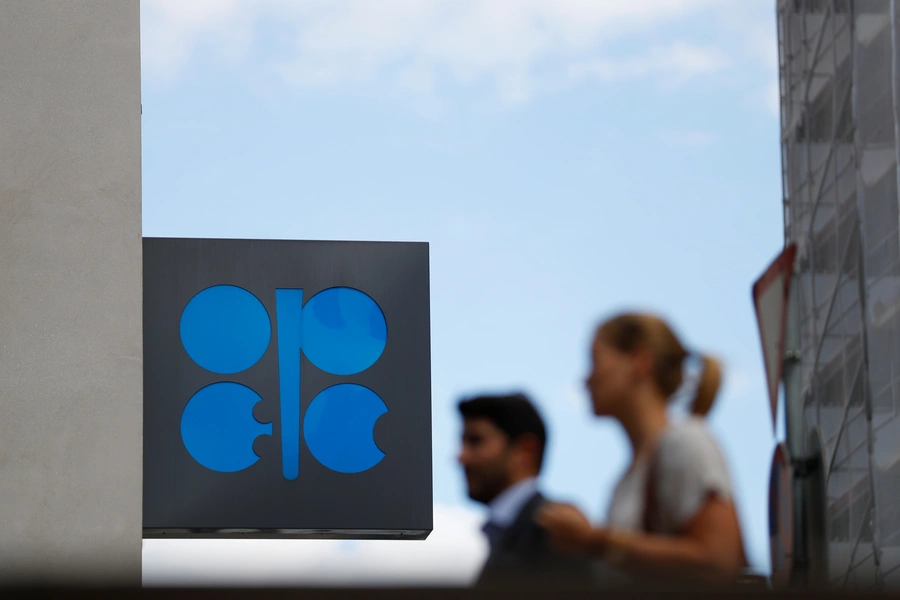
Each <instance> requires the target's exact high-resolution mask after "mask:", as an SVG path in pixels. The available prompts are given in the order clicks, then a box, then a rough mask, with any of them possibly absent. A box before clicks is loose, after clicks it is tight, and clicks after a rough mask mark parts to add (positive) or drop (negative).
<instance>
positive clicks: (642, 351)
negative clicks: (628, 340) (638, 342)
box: [631, 346, 654, 380]
mask: <svg viewBox="0 0 900 600" xmlns="http://www.w3.org/2000/svg"><path fill="white" fill-rule="evenodd" d="M653 363H654V360H653V352H652V351H651V350H650V348H648V347H647V346H640V347H638V348H637V349H635V351H634V352H632V353H631V374H632V377H634V378H635V379H636V380H641V379H646V378H647V377H653V366H654V365H653Z"/></svg>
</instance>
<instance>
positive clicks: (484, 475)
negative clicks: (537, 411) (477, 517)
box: [459, 417, 514, 504]
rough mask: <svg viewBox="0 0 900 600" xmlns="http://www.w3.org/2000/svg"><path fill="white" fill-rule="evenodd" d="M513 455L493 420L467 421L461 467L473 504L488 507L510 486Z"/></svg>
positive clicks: (460, 457)
mask: <svg viewBox="0 0 900 600" xmlns="http://www.w3.org/2000/svg"><path fill="white" fill-rule="evenodd" d="M513 454H514V448H513V447H512V445H511V444H510V443H509V438H508V437H507V435H506V434H505V433H503V431H502V430H500V429H499V428H498V427H497V426H496V425H494V424H493V423H491V421H490V420H488V419H485V418H478V417H476V418H471V419H466V420H465V422H464V425H463V434H462V448H461V449H460V453H459V464H460V465H462V467H463V471H464V472H465V475H466V483H467V484H468V487H469V497H470V498H471V499H472V500H475V501H476V502H481V503H484V504H487V503H489V502H490V501H491V500H493V499H494V498H496V497H497V496H498V495H499V494H500V493H501V492H502V491H503V490H505V489H506V488H507V487H509V486H510V484H511V483H512V473H511V469H512V461H513Z"/></svg>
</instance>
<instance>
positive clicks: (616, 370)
mask: <svg viewBox="0 0 900 600" xmlns="http://www.w3.org/2000/svg"><path fill="white" fill-rule="evenodd" d="M591 359H592V360H591V362H592V365H593V368H592V369H591V373H590V375H589V376H588V378H587V381H586V382H585V384H586V385H587V388H588V392H589V393H590V395H591V402H592V405H593V409H594V414H595V415H597V416H598V417H601V416H602V417H614V416H617V415H618V414H619V412H620V409H621V407H622V406H623V405H624V403H626V402H628V399H629V397H630V396H631V391H632V389H633V383H634V379H633V372H634V359H633V358H632V357H631V356H630V355H628V354H626V353H624V352H619V351H618V350H616V349H615V348H614V347H613V346H610V345H609V344H607V343H606V342H605V341H604V340H603V338H602V337H601V336H600V335H597V337H596V338H594V343H593V345H592V347H591Z"/></svg>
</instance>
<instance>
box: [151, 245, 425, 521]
mask: <svg viewBox="0 0 900 600" xmlns="http://www.w3.org/2000/svg"><path fill="white" fill-rule="evenodd" d="M428 261H429V259H428V245H427V244H426V243H395V242H317V241H283V240H211V239H161V238H146V239H144V336H145V337H144V353H145V362H144V396H145V403H144V535H145V536H146V537H157V536H164V535H165V536H170V537H171V536H176V537H182V536H183V537H209V536H213V537H267V536H276V537H353V538H371V537H376V538H377V537H381V538H385V537H411V538H419V539H421V538H424V537H426V536H427V534H428V533H429V532H430V531H431V529H432V460H431V454H432V453H431V353H430V347H431V343H430V310H429V303H430V300H429V264H428ZM222 284H230V285H235V286H239V287H242V288H244V289H245V290H248V291H250V292H251V293H253V294H254V295H256V296H257V298H259V300H260V301H261V302H262V303H263V304H264V306H265V308H266V310H267V311H268V313H269V316H270V319H271V320H272V324H273V330H274V329H275V321H276V318H275V317H276V310H275V289H276V288H302V289H303V290H304V301H306V300H307V299H308V298H310V297H312V296H313V295H314V294H316V293H317V292H319V291H321V290H323V289H326V288H330V287H335V286H347V287H351V288H356V289H358V290H361V291H363V292H365V293H366V294H368V295H369V296H371V297H372V298H373V299H374V300H375V301H376V302H377V303H378V305H379V306H380V307H381V309H382V311H383V312H384V316H385V319H386V321H387V326H388V341H387V345H386V347H385V350H384V353H383V354H382V355H381V357H380V358H379V359H378V361H377V362H376V363H375V364H374V365H372V366H371V367H370V368H369V369H367V370H365V371H363V372H362V373H359V374H357V375H351V376H335V375H331V374H328V373H325V372H323V371H321V370H319V369H317V368H316V367H315V366H314V365H312V364H311V363H310V362H309V360H308V359H307V358H306V357H305V355H304V356H303V357H302V359H301V360H302V364H301V373H302V378H301V399H300V402H301V410H302V411H303V412H305V410H306V408H307V407H308V405H309V403H310V401H311V400H312V398H313V397H314V396H315V395H316V394H317V393H319V392H320V391H322V390H323V389H324V388H326V387H328V386H330V385H333V384H336V383H357V384H360V385H364V386H366V387H368V388H370V389H372V390H374V391H375V392H376V393H378V394H379V395H380V396H381V397H382V399H383V400H384V401H385V403H386V404H387V406H388V408H389V412H388V413H387V414H385V415H384V416H382V417H381V418H380V419H379V420H378V421H377V423H376V425H375V431H374V436H375V441H376V443H377V444H378V446H379V447H380V448H381V450H382V451H384V452H385V454H386V456H385V458H384V459H383V460H382V461H381V462H380V463H379V464H377V465H376V466H375V467H374V468H372V469H370V470H368V471H364V472H362V473H358V474H352V475H350V474H342V473H337V472H334V471H331V470H329V469H327V468H326V467H324V466H322V465H321V464H319V463H318V462H317V461H316V460H315V458H314V457H313V456H312V454H311V453H310V451H309V450H308V448H307V447H306V446H305V444H303V443H302V441H301V455H300V475H299V478H298V479H297V480H294V481H289V480H286V479H285V478H284V477H283V475H282V472H281V466H282V464H281V454H280V452H281V445H280V442H281V439H280V427H279V426H278V424H279V414H278V412H279V379H278V377H279V373H278V356H277V344H276V343H275V340H274V333H273V340H272V341H271V342H270V344H269V347H268V349H267V350H266V352H265V354H264V355H263V357H262V358H261V359H260V361H259V362H258V363H256V364H255V365H254V366H253V367H251V368H250V369H249V370H247V371H245V372H243V373H239V374H237V375H233V376H222V375H216V374H214V373H210V372H208V371H205V370H204V369H202V368H201V367H199V366H198V365H196V364H195V363H194V362H193V361H192V360H191V358H190V357H189V356H188V355H187V352H186V351H185V350H184V349H183V347H182V344H181V339H180V334H179V323H180V318H181V314H182V311H183V310H184V307H185V306H186V304H187V303H188V302H189V301H190V300H191V298H192V297H193V296H194V295H195V294H197V293H198V292H200V291H201V290H204V289H206V288H209V287H212V286H215V285H222ZM222 380H226V381H236V382H238V383H241V384H244V385H247V386H249V387H251V388H252V389H254V390H255V391H256V392H257V393H258V394H259V395H260V396H261V397H262V399H263V401H262V402H261V403H260V404H259V405H257V406H256V409H255V411H254V416H255V417H256V418H257V420H259V421H260V422H269V421H272V422H273V423H274V427H273V434H272V436H263V437H261V438H259V439H257V441H256V444H255V446H254V450H255V451H256V453H257V454H258V455H259V457H260V460H259V461H258V462H257V463H256V464H254V465H253V466H252V467H250V468H249V469H246V470H245V471H240V472H237V473H219V472H215V471H211V470H209V469H206V468H205V467H203V466H201V465H200V464H198V463H197V462H196V461H194V459H193V458H192V457H191V456H190V455H189V454H188V452H187V451H186V450H185V447H184V445H183V442H182V439H181V433H180V419H181V415H182V412H183V411H184V408H185V405H186V403H187V402H188V400H189V399H190V398H191V396H192V395H193V394H194V393H195V392H196V391H198V390H199V389H201V388H203V387H204V386H207V385H209V384H211V383H213V382H216V381H222Z"/></svg>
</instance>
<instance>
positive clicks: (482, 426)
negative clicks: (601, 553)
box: [459, 394, 591, 587]
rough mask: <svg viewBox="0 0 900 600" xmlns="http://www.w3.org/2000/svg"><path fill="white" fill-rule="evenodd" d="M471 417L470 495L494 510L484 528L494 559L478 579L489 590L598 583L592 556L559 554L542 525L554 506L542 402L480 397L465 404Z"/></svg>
mask: <svg viewBox="0 0 900 600" xmlns="http://www.w3.org/2000/svg"><path fill="white" fill-rule="evenodd" d="M459 412H460V414H461V415H462V418H463V435H462V448H461V451H460V454H459V463H460V464H461V465H462V467H463V470H464V472H465V476H466V483H467V484H468V489H469V497H470V498H472V499H473V500H475V501H476V502H481V503H482V504H485V505H487V506H488V508H489V515H488V520H487V522H486V523H485V525H484V528H483V531H484V533H485V535H486V536H487V539H488V543H489V544H490V548H491V550H490V554H489V555H488V558H487V561H486V562H485V564H484V567H483V569H482V572H481V574H480V576H479V578H478V582H477V585H478V586H479V587H481V586H490V587H496V586H503V587H508V586H510V585H514V586H528V587H532V586H534V585H545V586H546V585H550V586H554V587H585V586H587V585H588V584H590V583H591V570H590V564H589V563H588V561H587V560H586V559H584V558H580V557H573V556H569V555H564V554H560V553H558V552H557V551H556V550H555V549H554V548H553V547H552V546H551V545H550V540H549V539H548V537H547V535H546V533H545V532H544V530H543V529H542V528H541V527H539V526H538V525H537V524H536V523H535V521H534V515H535V512H536V511H537V509H538V508H539V507H540V506H541V505H542V504H543V503H544V502H546V499H545V498H544V496H543V495H542V494H541V493H540V492H539V490H538V482H537V478H538V475H539V474H540V471H541V465H542V463H543V460H544V448H545V446H546V443H547V432H546V428H545V426H544V422H543V420H542V419H541V417H540V415H539V414H538V412H537V410H536V409H535V407H534V405H533V404H532V403H531V402H530V401H529V400H528V398H526V397H525V396H523V395H521V394H514V395H509V396H479V397H476V398H472V399H470V400H465V401H463V402H460V403H459Z"/></svg>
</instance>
